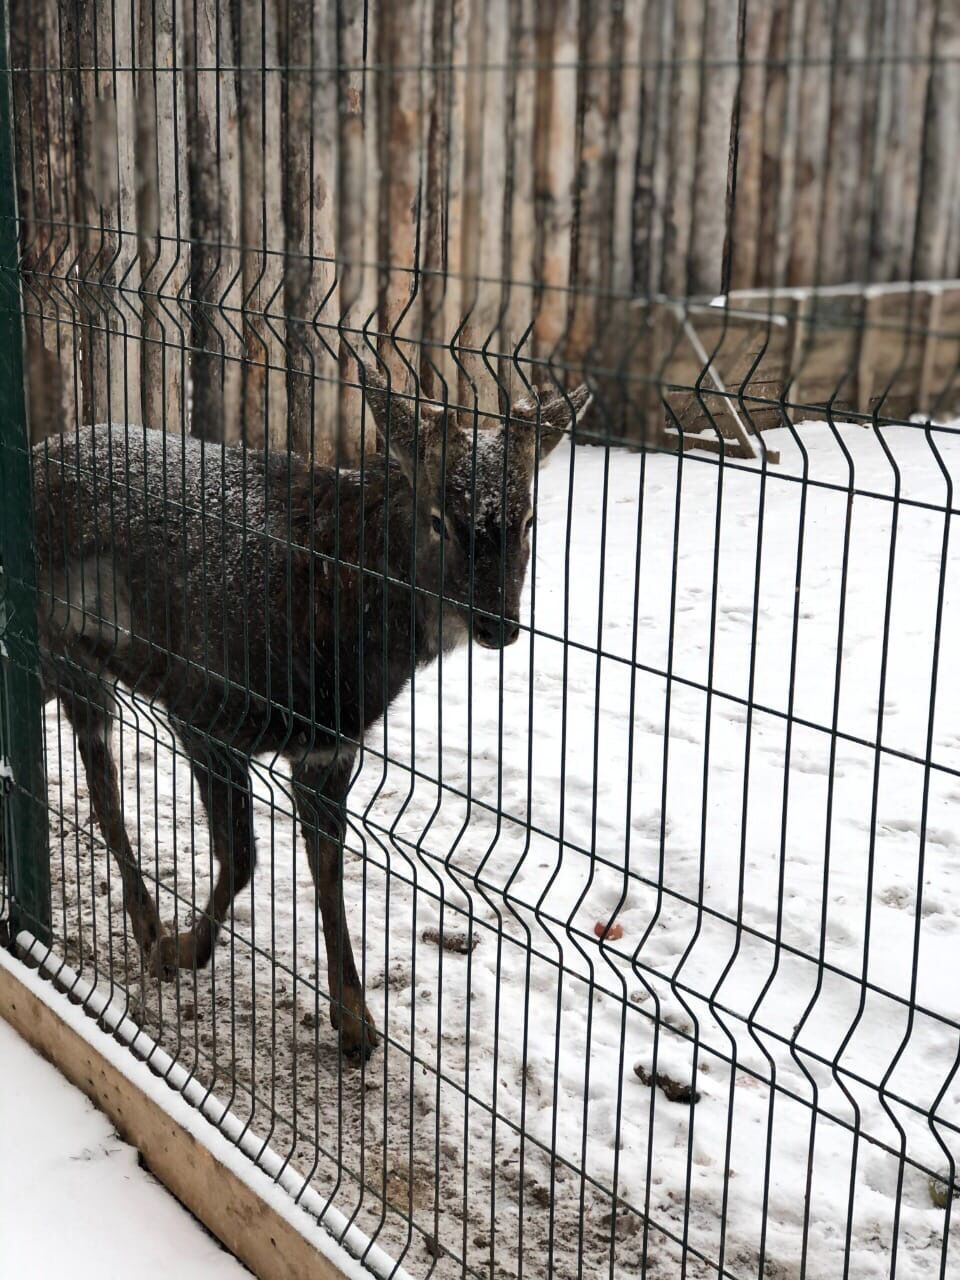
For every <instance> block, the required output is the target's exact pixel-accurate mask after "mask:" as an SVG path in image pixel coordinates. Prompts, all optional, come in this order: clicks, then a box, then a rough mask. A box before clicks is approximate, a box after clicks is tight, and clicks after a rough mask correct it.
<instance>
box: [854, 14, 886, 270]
mask: <svg viewBox="0 0 960 1280" xmlns="http://www.w3.org/2000/svg"><path fill="white" fill-rule="evenodd" d="M867 10H868V13H867V19H866V30H865V33H864V38H865V50H866V51H865V58H866V65H867V67H868V68H869V72H868V74H866V75H864V77H863V102H862V109H861V112H860V129H859V134H858V146H857V155H856V164H857V165H858V167H859V173H858V177H857V182H856V186H855V188H854V192H853V213H852V216H851V218H850V221H849V226H848V234H847V254H846V257H847V279H848V280H859V281H863V282H864V283H865V284H866V283H872V276H871V267H872V263H871V238H872V235H873V229H874V225H875V221H876V216H877V213H878V201H879V194H880V174H881V172H882V167H883V147H884V143H885V141H886V139H887V137H888V134H889V129H890V61H889V58H888V56H887V55H888V54H889V53H890V52H891V50H890V42H889V37H890V26H891V22H890V17H891V15H890V13H889V7H888V4H887V0H868V4H867Z"/></svg>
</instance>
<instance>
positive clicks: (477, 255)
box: [459, 4, 509, 426]
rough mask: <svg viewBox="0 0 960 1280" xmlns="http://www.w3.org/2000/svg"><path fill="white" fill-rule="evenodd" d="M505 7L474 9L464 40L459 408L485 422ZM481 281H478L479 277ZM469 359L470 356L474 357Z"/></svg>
mask: <svg viewBox="0 0 960 1280" xmlns="http://www.w3.org/2000/svg"><path fill="white" fill-rule="evenodd" d="M505 7H506V6H505V5H492V4H488V5H481V4H474V5H472V6H471V11H470V26H469V30H468V37H467V61H468V64H469V66H470V67H471V70H470V71H468V73H467V85H466V100H465V124H466V134H465V143H464V174H463V215H462V226H461V257H460V272H461V277H462V279H461V287H462V303H463V319H464V322H465V323H464V326H463V330H462V333H461V338H460V342H459V347H460V360H461V364H462V367H463V371H464V375H465V376H464V378H463V380H462V382H461V403H463V404H465V405H467V406H468V407H472V406H473V405H474V404H476V406H477V409H478V411H479V412H480V413H481V414H482V415H484V416H483V417H481V419H480V425H481V426H486V425H489V419H488V417H487V415H490V414H496V413H498V412H499V411H500V407H501V405H500V401H501V395H500V381H499V379H500V377H501V369H500V361H499V360H498V359H496V358H491V357H490V356H489V355H487V356H484V355H483V354H482V353H483V352H484V351H487V352H491V351H492V352H494V353H496V352H497V351H498V349H499V347H500V327H501V320H502V317H503V312H504V302H503V300H504V288H503V286H502V285H501V284H499V283H494V282H495V281H497V280H498V279H500V280H502V278H503V275H504V271H505V265H506V264H505V259H504V218H505V216H506V210H505V208H504V184H505V181H506V172H507V167H506V153H505V147H504V135H505V132H506V130H505V121H504V106H505V103H506V101H507V92H508V74H507V69H506V63H507V59H508V57H509V49H508V36H509V27H508V24H507V22H506V21H505V20H504V19H505V17H506V14H505ZM481 276H482V277H484V279H481V278H480V277H481ZM471 352H472V354H471Z"/></svg>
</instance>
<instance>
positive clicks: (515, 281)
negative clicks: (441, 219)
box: [501, 0, 538, 400]
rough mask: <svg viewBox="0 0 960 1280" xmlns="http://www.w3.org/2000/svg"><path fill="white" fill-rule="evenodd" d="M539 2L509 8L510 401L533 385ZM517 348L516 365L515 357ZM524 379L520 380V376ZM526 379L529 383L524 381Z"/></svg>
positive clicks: (506, 325) (517, 0)
mask: <svg viewBox="0 0 960 1280" xmlns="http://www.w3.org/2000/svg"><path fill="white" fill-rule="evenodd" d="M537 8H538V5H537V0H513V2H512V4H511V6H510V13H511V25H510V36H509V48H510V59H511V68H510V77H509V82H508V91H507V105H506V110H505V112H504V120H503V123H504V128H505V130H506V134H505V137H504V143H505V147H506V148H508V149H509V157H510V164H509V189H510V193H511V194H510V198H509V199H507V198H506V195H505V210H504V220H505V227H506V233H507V242H506V246H505V270H506V271H507V272H509V275H510V279H511V281H512V283H511V285H510V292H509V296H508V297H507V299H506V312H505V316H504V322H503V337H502V339H501V343H502V348H503V350H504V351H505V352H507V353H508V354H510V355H511V359H510V360H509V361H507V362H506V363H507V368H506V369H505V370H504V371H503V376H504V378H505V379H506V382H507V386H508V389H509V399H511V400H515V399H518V398H520V397H521V396H522V395H523V394H524V393H525V391H526V387H527V383H528V382H530V381H531V377H530V375H531V369H530V365H529V360H530V358H531V354H532V344H531V342H530V338H529V336H528V331H529V327H530V322H531V320H532V318H533V313H534V291H533V288H532V287H531V285H530V283H529V282H530V281H532V279H533V261H534V246H535V243H536V228H535V218H534V209H535V196H534V178H535V174H534V163H533V161H534V155H535V144H534V127H535V120H536V100H537V70H536V34H537V29H536V24H537ZM518 344H522V345H521V346H520V348H519V350H518V351H517V357H516V363H514V360H513V358H512V353H513V352H514V350H515V349H516V348H517V345H518ZM521 375H522V376H521ZM524 379H526V381H524Z"/></svg>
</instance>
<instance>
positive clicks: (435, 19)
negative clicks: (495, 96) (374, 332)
mask: <svg viewBox="0 0 960 1280" xmlns="http://www.w3.org/2000/svg"><path fill="white" fill-rule="evenodd" d="M453 16H454V5H453V3H452V2H451V0H437V2H435V3H434V5H433V11H432V15H431V31H430V61H431V62H432V64H433V71H432V73H431V74H430V75H429V76H428V78H427V103H426V110H427V113H428V123H427V141H426V148H427V154H426V185H425V188H424V197H423V217H422V220H421V229H422V238H421V261H422V263H423V270H424V275H423V280H422V284H421V294H422V299H423V307H422V313H421V315H422V324H423V337H424V342H425V344H426V346H425V349H424V351H423V352H422V354H421V359H420V383H421V386H422V387H423V392H424V394H425V395H427V396H430V397H433V398H435V399H442V398H443V390H444V386H446V387H450V385H451V381H450V380H451V376H452V361H451V360H450V359H449V357H448V355H447V353H446V351H445V350H444V348H443V343H444V300H445V296H446V288H447V192H448V190H449V183H450V170H449V155H450V107H451V100H452V80H453V72H452V70H451V67H450V63H451V47H450V35H451V26H452V19H453Z"/></svg>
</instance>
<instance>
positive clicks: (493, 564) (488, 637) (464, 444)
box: [364, 365, 590, 649]
mask: <svg viewBox="0 0 960 1280" xmlns="http://www.w3.org/2000/svg"><path fill="white" fill-rule="evenodd" d="M364 395H365V397H366V401H367V404H368V405H369V407H370V409H371V411H372V413H373V416H374V420H375V422H376V426H377V435H378V438H379V441H380V446H381V449H382V450H383V451H384V452H385V453H386V452H389V455H390V457H391V458H392V459H393V460H394V461H395V462H396V463H397V464H398V465H399V468H400V470H401V472H402V473H403V477H404V482H405V483H406V484H407V485H408V486H409V488H410V490H411V491H412V492H413V493H414V494H415V503H414V510H415V528H416V538H417V558H416V572H417V584H418V586H420V587H422V588H424V589H425V590H427V591H431V592H436V593H438V594H440V595H442V596H443V598H444V600H445V601H446V603H447V607H448V609H451V608H452V609H453V610H454V611H456V612H457V613H458V614H459V615H460V617H461V618H463V619H464V621H465V622H468V623H469V625H470V627H471V629H472V634H473V638H474V640H476V641H477V643H478V644H481V645H483V646H484V647H485V648H488V649H499V648H502V647H503V646H505V645H508V644H513V642H514V641H515V640H516V639H517V637H518V635H519V634H520V626H519V621H520V595H521V592H522V590H523V582H524V578H525V576H526V571H527V564H528V562H529V559H530V540H531V530H532V528H533V521H534V511H533V473H534V468H535V467H536V465H537V462H538V460H539V461H540V462H541V463H542V462H543V460H544V459H545V458H546V457H547V456H548V454H549V453H550V452H551V451H552V450H553V449H554V448H555V447H556V446H557V445H558V444H559V442H560V441H561V440H562V439H563V436H564V434H565V433H566V432H568V431H569V430H571V428H572V427H573V426H574V425H575V424H576V423H577V422H579V420H580V418H581V417H582V416H583V414H584V412H585V411H586V409H587V406H588V404H589V403H590V392H589V391H588V389H587V388H586V387H585V386H579V387H577V388H576V389H575V390H574V391H570V392H560V393H559V394H557V395H556V396H553V397H552V398H550V399H544V400H540V399H535V398H532V397H531V398H526V399H523V400H519V401H517V402H516V403H515V404H514V405H513V406H512V407H511V410H510V413H509V415H508V417H507V420H506V422H503V423H498V424H496V425H494V426H486V425H484V422H485V420H484V419H483V418H482V417H481V418H479V419H477V418H476V417H475V415H473V414H472V413H465V412H463V411H461V412H459V413H458V412H457V411H456V410H455V409H453V408H448V409H445V408H444V407H443V406H438V405H434V404H429V403H426V402H424V401H419V402H417V401H415V400H414V399H412V398H411V397H408V396H403V395H400V394H398V393H395V392H391V390H390V388H389V386H388V384H387V382H386V380H385V379H384V377H383V376H382V375H381V374H380V373H378V372H377V371H376V370H374V369H372V368H370V367H369V366H366V365H365V366H364ZM538 440H539V447H538ZM471 606H472V613H471Z"/></svg>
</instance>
